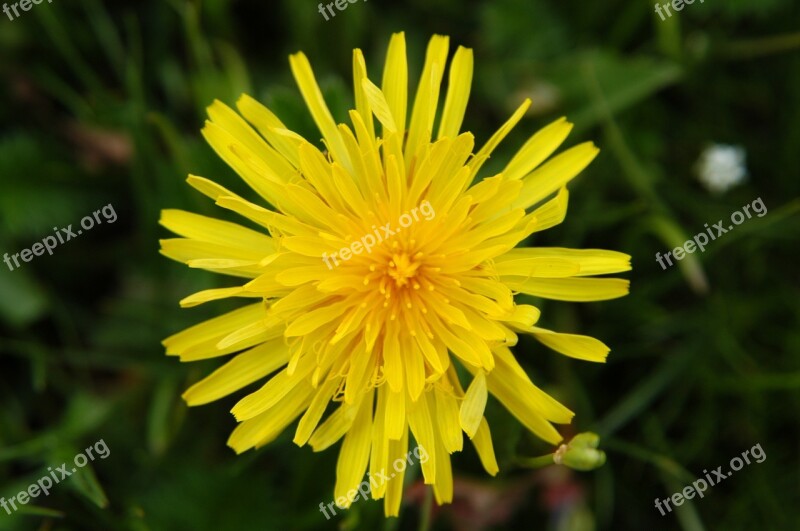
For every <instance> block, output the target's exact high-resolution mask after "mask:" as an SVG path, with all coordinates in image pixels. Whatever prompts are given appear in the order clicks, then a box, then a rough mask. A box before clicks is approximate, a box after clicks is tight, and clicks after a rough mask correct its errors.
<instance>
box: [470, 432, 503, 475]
mask: <svg viewBox="0 0 800 531" xmlns="http://www.w3.org/2000/svg"><path fill="white" fill-rule="evenodd" d="M472 444H473V446H475V450H476V451H477V452H478V458H479V459H480V460H481V464H482V465H483V468H484V470H486V472H487V473H488V474H489V475H490V476H494V475H496V474H497V472H498V471H499V470H500V467H498V466H497V459H496V458H495V456H494V446H492V434H491V432H490V431H489V423H488V422H486V419H485V418H482V419H481V424H480V426H479V427H478V431H477V432H476V433H475V437H473V438H472Z"/></svg>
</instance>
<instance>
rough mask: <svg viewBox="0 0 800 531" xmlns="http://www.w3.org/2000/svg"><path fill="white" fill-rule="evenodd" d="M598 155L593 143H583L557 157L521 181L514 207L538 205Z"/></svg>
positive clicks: (598, 151)
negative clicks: (520, 188)
mask: <svg viewBox="0 0 800 531" xmlns="http://www.w3.org/2000/svg"><path fill="white" fill-rule="evenodd" d="M598 153H600V150H599V149H597V147H595V145H594V144H593V143H591V142H584V143H583V144H579V145H577V146H575V147H573V148H570V149H568V150H567V151H565V152H563V153H561V154H560V155H557V156H556V157H554V158H553V159H552V160H550V161H548V162H547V163H546V164H545V165H544V166H542V167H541V168H539V169H537V170H535V171H534V172H533V173H531V174H529V175H527V176H526V177H524V178H523V179H522V191H521V192H520V194H519V197H518V198H517V200H516V201H515V202H514V206H515V207H520V208H528V207H530V206H532V205H534V204H536V203H538V202H539V201H541V200H542V199H544V198H545V197H547V196H548V195H550V194H552V193H553V192H555V191H556V190H558V189H559V188H561V187H562V186H564V185H565V184H567V183H568V182H570V181H571V180H572V179H573V178H574V177H575V176H577V175H578V174H579V173H580V172H582V171H583V169H584V168H586V166H588V165H589V163H591V162H592V161H593V160H594V158H595V157H596V156H597V154H598Z"/></svg>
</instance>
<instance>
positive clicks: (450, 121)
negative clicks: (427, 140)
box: [437, 46, 473, 138]
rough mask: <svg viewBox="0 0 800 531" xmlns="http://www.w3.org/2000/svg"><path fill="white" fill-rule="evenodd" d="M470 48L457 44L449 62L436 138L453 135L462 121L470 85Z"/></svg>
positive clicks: (455, 134)
mask: <svg viewBox="0 0 800 531" xmlns="http://www.w3.org/2000/svg"><path fill="white" fill-rule="evenodd" d="M472 64H473V60H472V50H471V49H469V48H464V47H462V46H459V47H458V49H457V50H456V53H455V56H454V57H453V61H452V63H451V64H450V80H449V83H448V86H447V96H446V97H445V100H444V110H443V111H442V121H441V123H440V124H439V134H438V135H437V138H442V137H445V136H449V137H455V136H457V135H458V132H459V130H460V129H461V123H462V122H463V121H464V112H465V111H466V109H467V102H468V101H469V93H470V89H471V86H472Z"/></svg>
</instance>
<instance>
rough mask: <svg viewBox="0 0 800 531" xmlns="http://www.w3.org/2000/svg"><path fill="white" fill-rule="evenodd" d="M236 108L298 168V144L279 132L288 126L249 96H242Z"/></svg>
mask: <svg viewBox="0 0 800 531" xmlns="http://www.w3.org/2000/svg"><path fill="white" fill-rule="evenodd" d="M236 107H237V108H238V109H239V112H240V113H242V116H244V117H245V119H246V120H247V121H248V122H250V123H251V124H253V125H254V126H255V128H256V129H258V132H259V133H261V135H262V136H263V137H264V138H266V139H267V141H268V142H269V143H270V145H272V147H274V148H275V149H276V150H277V151H278V152H279V153H280V154H281V155H282V156H283V157H284V158H285V159H286V160H287V161H288V162H289V163H290V164H291V165H292V166H294V167H295V168H297V167H298V165H299V164H298V158H297V144H296V143H295V142H294V141H292V140H290V139H289V138H287V137H286V135H282V134H280V133H278V132H277V130H279V129H286V126H285V125H284V124H283V122H281V121H280V119H279V118H278V117H277V116H275V114H273V113H272V111H270V110H269V109H268V108H266V107H265V106H263V105H262V104H261V103H259V102H258V101H256V100H254V99H253V98H251V97H250V96H248V95H247V94H242V95H241V97H240V98H239V101H237V102H236Z"/></svg>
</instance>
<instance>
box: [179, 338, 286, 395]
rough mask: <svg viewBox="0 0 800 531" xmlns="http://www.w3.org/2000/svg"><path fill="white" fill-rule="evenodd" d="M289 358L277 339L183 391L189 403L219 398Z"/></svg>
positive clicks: (266, 372) (243, 355) (235, 359)
mask: <svg viewBox="0 0 800 531" xmlns="http://www.w3.org/2000/svg"><path fill="white" fill-rule="evenodd" d="M287 361H289V349H288V347H287V346H286V344H285V343H284V342H283V339H281V338H278V339H274V340H272V341H268V342H266V343H262V344H261V345H258V346H257V347H254V348H251V349H250V350H248V351H247V352H244V353H242V354H239V355H238V356H236V357H235V358H233V359H232V360H230V361H229V362H228V363H226V364H225V365H223V366H222V367H220V368H219V369H217V370H216V371H214V372H213V373H211V374H210V375H209V376H206V377H205V378H203V379H202V380H200V381H199V382H197V383H196V384H194V385H193V386H191V387H190V388H189V389H187V390H186V392H184V393H183V399H184V400H185V401H186V403H187V404H188V405H189V406H199V405H202V404H207V403H209V402H213V401H214V400H218V399H220V398H222V397H223V396H227V395H229V394H230V393H232V392H234V391H238V390H239V389H241V388H242V387H244V386H246V385H249V384H251V383H253V382H255V381H257V380H260V379H261V378H263V377H264V376H266V375H268V374H270V373H271V372H273V371H275V370H277V369H279V368H280V367H282V366H283V365H285V364H286V362H287Z"/></svg>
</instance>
